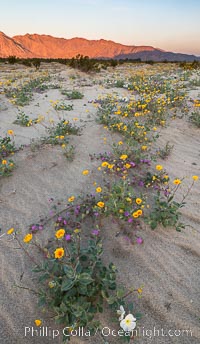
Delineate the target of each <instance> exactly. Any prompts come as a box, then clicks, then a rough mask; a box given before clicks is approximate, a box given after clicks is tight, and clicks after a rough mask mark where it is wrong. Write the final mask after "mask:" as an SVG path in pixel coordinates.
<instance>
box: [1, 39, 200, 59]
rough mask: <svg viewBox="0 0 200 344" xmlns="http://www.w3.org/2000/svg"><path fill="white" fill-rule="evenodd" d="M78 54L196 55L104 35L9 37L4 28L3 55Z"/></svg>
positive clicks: (122, 56)
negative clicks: (129, 44) (118, 40)
mask: <svg viewBox="0 0 200 344" xmlns="http://www.w3.org/2000/svg"><path fill="white" fill-rule="evenodd" d="M78 54H81V55H84V56H89V57H90V58H112V59H127V58H128V59H138V58H140V59H141V60H142V61H146V60H153V61H163V60H167V61H193V60H200V57H197V56H195V55H187V54H180V53H173V52H167V51H164V50H161V49H158V48H154V47H151V46H128V45H123V44H120V43H115V42H113V41H108V40H104V39H100V40H88V39H85V38H78V37H75V38H71V39H65V38H56V37H52V36H49V35H38V34H26V35H22V36H21V35H19V36H14V37H12V38H11V37H8V36H7V35H5V34H4V33H3V32H0V57H8V56H16V57H20V58H33V57H38V58H72V57H74V56H76V55H78Z"/></svg>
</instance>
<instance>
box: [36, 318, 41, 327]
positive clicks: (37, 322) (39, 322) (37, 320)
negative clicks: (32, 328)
mask: <svg viewBox="0 0 200 344" xmlns="http://www.w3.org/2000/svg"><path fill="white" fill-rule="evenodd" d="M34 322H35V325H36V326H40V325H41V324H42V321H41V320H39V319H36V320H35V321H34Z"/></svg>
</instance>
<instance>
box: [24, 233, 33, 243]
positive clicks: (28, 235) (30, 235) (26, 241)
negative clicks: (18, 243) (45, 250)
mask: <svg viewBox="0 0 200 344" xmlns="http://www.w3.org/2000/svg"><path fill="white" fill-rule="evenodd" d="M32 238H33V235H32V234H31V233H28V234H27V235H26V236H25V237H24V239H23V242H25V243H26V244H27V243H28V242H30V241H31V240H32Z"/></svg>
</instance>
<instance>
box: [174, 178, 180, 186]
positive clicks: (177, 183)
mask: <svg viewBox="0 0 200 344" xmlns="http://www.w3.org/2000/svg"><path fill="white" fill-rule="evenodd" d="M173 183H174V184H175V185H179V184H181V180H180V179H174V181H173Z"/></svg>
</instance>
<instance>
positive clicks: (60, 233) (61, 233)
mask: <svg viewBox="0 0 200 344" xmlns="http://www.w3.org/2000/svg"><path fill="white" fill-rule="evenodd" d="M64 235H65V230H64V229H63V228H60V229H58V230H57V231H56V233H55V236H56V238H57V239H61V238H63V237H64Z"/></svg>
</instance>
